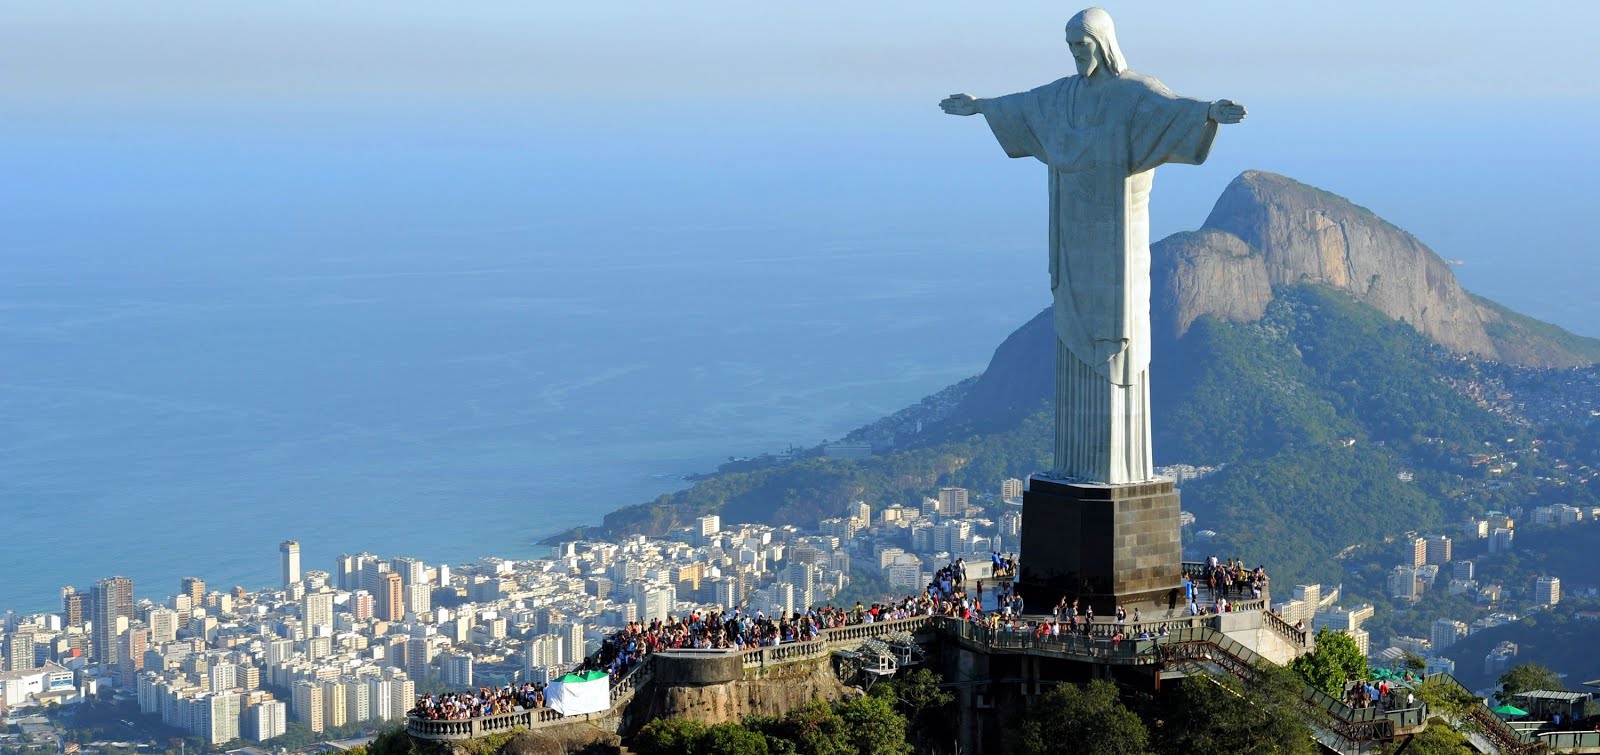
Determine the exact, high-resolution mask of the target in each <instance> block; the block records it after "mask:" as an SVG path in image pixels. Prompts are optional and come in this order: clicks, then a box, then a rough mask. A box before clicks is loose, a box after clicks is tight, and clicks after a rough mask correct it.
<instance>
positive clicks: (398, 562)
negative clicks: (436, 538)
mask: <svg viewBox="0 0 1600 755" xmlns="http://www.w3.org/2000/svg"><path fill="white" fill-rule="evenodd" d="M426 570H427V565H426V564H423V563H422V562H421V561H419V560H417V559H414V558H407V557H405V556H396V557H395V558H392V559H389V571H392V572H395V573H396V574H399V575H400V584H402V585H405V586H407V587H410V586H411V585H417V584H422V581H423V580H422V575H423V572H425V571H426Z"/></svg>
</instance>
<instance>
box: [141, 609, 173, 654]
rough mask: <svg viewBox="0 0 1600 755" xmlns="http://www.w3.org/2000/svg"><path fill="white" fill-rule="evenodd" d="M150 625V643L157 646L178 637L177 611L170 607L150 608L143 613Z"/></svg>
mask: <svg viewBox="0 0 1600 755" xmlns="http://www.w3.org/2000/svg"><path fill="white" fill-rule="evenodd" d="M144 620H145V623H146V624H148V625H149V626H150V644H151V645H155V646H157V647H159V646H161V645H165V644H167V643H169V642H172V641H174V640H176V639H178V612H177V611H174V610H172V609H170V608H152V609H150V613H149V614H146V615H145V619H144Z"/></svg>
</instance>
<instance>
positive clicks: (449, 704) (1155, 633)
mask: <svg viewBox="0 0 1600 755" xmlns="http://www.w3.org/2000/svg"><path fill="white" fill-rule="evenodd" d="M990 566H991V567H992V569H991V574H993V575H994V576H995V577H999V578H1002V580H1003V578H1005V577H1014V576H1015V575H1016V573H1017V568H1018V566H1019V564H1018V561H1017V559H1016V557H1015V555H1011V556H1006V555H1002V554H1000V553H991V554H990ZM1266 584H1267V574H1266V570H1265V569H1264V568H1262V567H1260V566H1257V567H1256V568H1254V569H1247V568H1246V567H1245V566H1244V562H1243V561H1238V560H1235V559H1228V560H1227V562H1226V563H1222V562H1219V561H1218V559H1217V558H1216V557H1212V558H1211V559H1209V560H1208V561H1207V563H1206V566H1205V568H1204V570H1203V572H1202V573H1201V575H1200V577H1199V578H1198V580H1196V579H1192V578H1191V577H1190V576H1188V575H1185V576H1184V577H1183V588H1182V589H1183V594H1184V597H1185V599H1186V601H1187V603H1188V613H1189V614H1190V615H1200V614H1205V613H1213V612H1214V613H1223V612H1227V611H1230V610H1232V608H1233V606H1232V604H1231V603H1230V602H1229V600H1228V596H1229V595H1233V596H1236V597H1237V598H1240V599H1242V598H1243V596H1244V594H1245V593H1246V592H1248V593H1249V594H1251V595H1253V596H1255V597H1257V598H1259V597H1260V596H1261V594H1262V592H1263V591H1264V590H1265V588H1266ZM969 585H970V586H971V588H972V590H971V592H970V593H969V591H968V587H969ZM1202 586H1204V587H1207V588H1209V589H1210V595H1211V600H1210V601H1209V605H1208V606H1201V605H1200V604H1199V602H1198V601H1199V600H1200V589H1201V587H1202ZM984 589H985V585H984V582H983V581H981V580H972V581H971V582H970V583H969V581H968V579H967V564H966V561H965V560H964V559H959V558H958V559H956V560H955V561H953V562H950V563H948V564H946V565H945V566H943V567H941V568H940V569H938V570H937V571H936V572H934V575H933V579H932V580H931V581H930V582H929V583H928V585H927V587H926V588H925V589H924V590H923V591H922V592H921V593H918V594H916V595H910V596H907V597H904V598H901V599H899V600H896V601H890V602H886V603H873V604H872V605H870V606H866V605H863V604H862V603H860V602H857V603H856V604H855V606H854V607H849V608H847V607H843V606H832V605H827V606H823V607H820V608H810V609H807V610H804V611H793V612H778V613H773V614H768V613H766V612H764V611H760V610H756V611H747V610H745V608H744V607H741V606H735V607H731V608H725V609H703V610H702V609H696V610H694V611H691V612H690V613H689V614H688V615H687V616H684V617H678V616H668V617H666V618H665V619H652V620H650V621H632V622H628V625H627V626H625V627H623V628H622V629H620V630H618V631H617V632H615V633H614V634H612V635H611V636H610V637H607V638H606V639H605V640H604V641H602V642H601V644H600V649H599V650H598V651H597V652H595V653H593V654H592V655H590V656H589V657H587V658H585V659H584V660H583V661H582V663H580V664H579V665H578V670H579V671H584V670H598V671H603V672H606V673H607V674H610V675H611V676H612V677H613V678H620V677H622V676H625V675H626V674H627V673H628V672H630V671H632V670H633V669H635V668H636V667H638V666H639V664H640V663H642V662H643V661H644V660H645V659H646V658H648V657H649V656H650V655H651V654H653V653H658V652H661V651H663V650H676V649H706V650H712V649H715V650H735V651H742V650H750V649H755V648H762V647H770V646H775V645H786V644H790V643H798V642H809V641H812V640H815V639H817V638H819V637H820V636H821V633H822V632H823V631H824V630H827V629H835V628H839V627H848V626H854V625H858V624H871V623H876V622H881V621H893V620H897V619H905V618H911V617H915V616H941V617H946V618H951V619H956V620H959V621H962V622H966V623H971V624H975V625H978V626H982V627H986V628H988V629H990V630H995V631H1005V632H1018V633H1028V634H1031V635H1032V636H1033V637H1035V638H1060V637H1064V638H1070V637H1075V636H1077V637H1090V638H1095V639H1096V640H1097V641H1100V642H1106V643H1109V645H1110V646H1111V647H1112V648H1113V649H1115V648H1117V647H1118V646H1120V644H1121V642H1122V641H1123V640H1130V639H1131V640H1148V639H1154V638H1157V637H1164V636H1167V635H1168V634H1169V632H1170V630H1169V628H1168V626H1167V624H1166V623H1164V622H1161V621H1159V620H1158V621H1152V622H1150V623H1146V622H1145V620H1144V617H1143V616H1142V615H1141V609H1140V608H1138V607H1135V608H1134V609H1133V611H1132V612H1131V614H1130V613H1129V612H1128V611H1127V610H1126V609H1125V608H1123V607H1122V606H1118V607H1117V608H1116V610H1115V614H1114V616H1113V617H1112V619H1111V620H1110V621H1107V620H1106V619H1102V620H1100V621H1099V622H1098V624H1100V626H1102V627H1105V626H1106V625H1108V624H1109V625H1111V627H1112V629H1111V632H1110V633H1109V634H1107V633H1106V632H1105V631H1104V630H1103V629H1102V631H1101V632H1099V633H1096V632H1095V629H1094V628H1095V625H1096V623H1097V622H1096V620H1095V615H1094V608H1093V607H1092V606H1090V605H1089V604H1088V603H1087V602H1086V601H1085V602H1082V603H1081V604H1080V601H1079V600H1077V599H1071V600H1069V599H1067V598H1065V597H1063V598H1062V599H1061V600H1060V601H1059V602H1058V603H1057V604H1056V605H1055V606H1053V607H1052V608H1051V611H1050V618H1049V619H1047V620H1046V619H1034V620H1027V619H1023V617H1022V614H1023V609H1024V608H1025V602H1024V601H1023V598H1022V596H1021V595H1020V594H1019V593H1018V592H1017V590H1016V583H1015V582H1014V581H1010V580H1004V581H991V582H990V583H989V589H990V590H992V592H991V593H990V596H989V597H990V601H989V604H988V606H989V607H987V608H986V607H985V606H986V604H985V601H984V595H983V593H984ZM1174 612H1175V610H1169V611H1168V617H1167V618H1168V619H1170V618H1171V614H1172V613H1174ZM1130 622H1131V626H1130ZM1125 630H1126V631H1125ZM1377 698H1378V699H1381V694H1380V695H1377ZM543 705H544V689H543V687H542V686H540V685H533V684H523V685H520V686H517V685H507V686H505V687H501V688H480V689H479V690H478V692H477V693H476V694H474V693H450V694H445V695H427V696H424V697H422V698H419V699H418V701H417V707H416V708H415V710H413V711H412V715H414V716H417V717H420V718H428V719H436V720H456V719H462V718H472V717H475V716H484V715H493V714H495V713H503V712H508V711H513V710H523V709H528V708H537V707H543Z"/></svg>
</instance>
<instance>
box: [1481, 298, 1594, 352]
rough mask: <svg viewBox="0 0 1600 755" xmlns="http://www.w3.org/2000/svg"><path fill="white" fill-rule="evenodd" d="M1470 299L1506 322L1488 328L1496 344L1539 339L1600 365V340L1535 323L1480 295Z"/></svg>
mask: <svg viewBox="0 0 1600 755" xmlns="http://www.w3.org/2000/svg"><path fill="white" fill-rule="evenodd" d="M1468 296H1471V297H1472V301H1473V302H1475V303H1477V304H1478V306H1481V307H1484V308H1486V309H1489V310H1492V311H1494V313H1495V314H1498V315H1500V317H1501V318H1502V319H1503V320H1504V321H1503V322H1499V323H1489V324H1488V326H1487V330H1488V331H1489V336H1490V337H1491V338H1494V339H1495V340H1496V341H1501V340H1511V341H1515V340H1522V339H1527V338H1530V337H1531V338H1536V339H1539V340H1541V341H1544V342H1546V343H1547V344H1549V346H1553V347H1555V348H1557V349H1561V350H1563V351H1566V352H1569V353H1571V354H1573V355H1574V356H1577V357H1579V358H1582V359H1587V360H1589V361H1591V362H1600V339H1594V338H1587V337H1584V336H1580V335H1577V334H1575V333H1571V332H1568V331H1567V330H1565V329H1564V328H1560V327H1557V326H1555V325H1551V324H1550V323H1547V322H1541V321H1539V320H1535V319H1533V318H1532V317H1529V316H1527V315H1525V314H1522V313H1520V312H1516V311H1513V310H1511V309H1510V308H1508V307H1506V306H1505V305H1502V304H1500V303H1498V302H1494V301H1491V300H1489V299H1485V298H1483V297H1482V296H1478V295H1476V294H1468ZM1541 346H1543V344H1541Z"/></svg>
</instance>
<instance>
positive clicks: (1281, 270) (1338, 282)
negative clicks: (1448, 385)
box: [1152, 170, 1545, 366]
mask: <svg viewBox="0 0 1600 755" xmlns="http://www.w3.org/2000/svg"><path fill="white" fill-rule="evenodd" d="M1204 229H1206V230H1211V231H1219V232H1222V233H1223V234H1231V235H1232V236H1234V237H1236V238H1237V239H1238V240H1239V241H1241V242H1243V244H1244V245H1245V247H1246V248H1247V249H1248V250H1249V251H1251V252H1254V253H1255V254H1259V255H1260V258H1261V269H1260V270H1254V269H1252V270H1251V272H1252V273H1255V274H1257V276H1258V275H1259V273H1260V272H1265V274H1266V277H1267V279H1268V281H1269V282H1270V283H1271V285H1273V286H1282V285H1292V284H1296V283H1321V284H1325V285H1328V286H1331V287H1333V288H1337V289H1340V290H1343V291H1346V292H1349V293H1350V294H1351V295H1353V296H1355V297H1356V298H1357V299H1359V300H1360V301H1363V302H1365V303H1367V304H1370V305H1372V306H1373V307H1375V308H1376V309H1377V310H1378V311H1379V312H1382V313H1384V314H1385V315H1388V316H1389V317H1391V318H1393V319H1396V320H1400V321H1402V322H1406V323H1408V324H1410V325H1411V326H1412V327H1414V328H1416V329H1417V331H1418V332H1420V333H1422V334H1423V335H1425V336H1427V337H1429V338H1431V339H1433V340H1434V341H1435V342H1437V343H1439V344H1441V345H1443V346H1445V347H1447V348H1449V349H1451V350H1453V351H1456V352H1459V353H1463V354H1477V355H1480V356H1485V357H1489V358H1491V359H1499V358H1501V353H1500V349H1499V348H1497V346H1496V344H1495V343H1494V341H1493V339H1491V338H1490V337H1489V334H1488V332H1486V331H1485V329H1484V323H1483V316H1482V314H1481V312H1480V310H1479V308H1478V305H1477V304H1476V303H1475V302H1474V301H1473V300H1472V298H1471V297H1469V296H1468V295H1467V292H1466V291H1464V290H1462V288H1461V284H1460V283H1458V282H1456V277H1455V274H1454V273H1452V272H1451V271H1450V267H1449V265H1447V264H1446V263H1445V261H1444V260H1442V259H1440V258H1439V256H1438V255H1436V254H1434V253H1433V251H1432V250H1430V249H1428V247H1426V246H1424V245H1423V244H1422V242H1420V241H1418V240H1417V239H1416V237H1414V236H1412V235H1411V234H1409V233H1406V232H1405V231H1403V230H1401V229H1399V228H1397V227H1395V226H1394V225H1393V224H1391V223H1389V222H1387V221H1385V220H1383V219H1382V218H1380V217H1378V216H1377V215H1374V214H1373V213H1372V212H1371V211H1370V210H1367V209H1365V208H1363V207H1358V206H1356V205H1355V204H1352V203H1351V202H1350V201H1349V200H1347V199H1345V198H1343V197H1340V196H1337V195H1335V194H1330V193H1328V192H1325V191H1322V190H1320V189H1316V188H1313V187H1311V186H1307V185H1305V184H1302V183H1300V182H1298V181H1294V180H1291V179H1288V178H1285V177H1283V176H1280V175H1276V174H1273V173H1264V172H1262V171H1255V170H1252V171H1245V172H1244V173H1241V174H1240V175H1239V177H1238V178H1235V179H1234V180H1233V183H1231V184H1229V185H1228V188H1227V189H1226V190H1224V191H1223V192H1222V196H1221V197H1219V198H1218V199H1217V204H1216V206H1215V207H1213V208H1212V209H1211V215H1210V217H1208V218H1206V222H1205V226H1204ZM1210 238H1212V239H1215V240H1219V241H1222V242H1223V243H1220V244H1217V245H1216V246H1214V247H1212V248H1211V249H1209V250H1207V249H1198V248H1194V247H1193V246H1189V247H1186V248H1183V249H1182V250H1181V251H1182V252H1184V253H1185V254H1184V259H1188V260H1195V259H1204V258H1206V257H1208V256H1209V257H1220V258H1222V259H1224V260H1236V259H1238V257H1239V255H1240V249H1239V248H1238V244H1235V243H1233V242H1232V241H1231V240H1227V237H1226V236H1224V235H1219V234H1216V233H1213V234H1211V235H1210ZM1154 251H1155V250H1152V253H1154ZM1163 251H1166V252H1167V254H1165V255H1163V257H1164V259H1162V262H1163V263H1164V264H1166V265H1172V264H1175V263H1177V262H1178V261H1179V260H1178V259H1174V258H1173V256H1172V253H1173V252H1175V251H1178V250H1172V249H1168V250H1163ZM1208 251H1209V254H1208V253H1207V252H1208ZM1152 263H1154V260H1152ZM1257 276H1252V277H1251V278H1249V279H1245V280H1237V279H1236V280H1234V281H1232V282H1231V283H1232V285H1231V286H1230V287H1229V288H1225V289H1223V290H1224V291H1228V292H1229V293H1234V291H1233V290H1231V289H1243V290H1242V291H1240V292H1239V293H1242V294H1243V295H1244V296H1246V297H1247V300H1248V301H1251V302H1255V301H1261V303H1262V307H1261V309H1265V299H1263V298H1262V292H1261V290H1260V281H1259V277H1257ZM1178 293H1179V297H1178V298H1177V299H1176V300H1173V301H1168V302H1166V304H1167V305H1168V307H1167V309H1168V310H1169V311H1170V312H1171V313H1172V315H1173V316H1174V317H1175V320H1176V323H1175V324H1179V331H1178V332H1179V334H1180V335H1181V333H1182V331H1183V330H1184V329H1186V328H1187V325H1188V323H1191V322H1193V321H1194V319H1195V318H1197V317H1199V316H1201V315H1204V314H1216V315H1219V316H1222V317H1224V318H1226V319H1238V318H1237V317H1235V316H1234V315H1236V314H1237V313H1238V311H1239V307H1238V305H1237V304H1236V303H1235V301H1233V297H1231V296H1230V297H1227V300H1223V299H1219V298H1218V297H1216V296H1213V295H1211V294H1210V292H1207V291H1195V290H1193V289H1190V288H1185V289H1182V290H1180V291H1179V292H1178ZM1267 298H1270V293H1269V294H1267ZM1260 311H1261V310H1259V309H1258V310H1256V316H1259V315H1260ZM1248 319H1254V317H1251V318H1248ZM1540 366H1545V365H1540Z"/></svg>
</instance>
